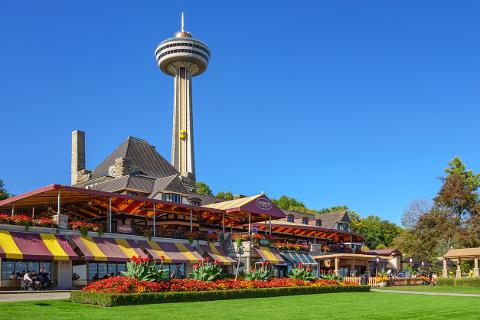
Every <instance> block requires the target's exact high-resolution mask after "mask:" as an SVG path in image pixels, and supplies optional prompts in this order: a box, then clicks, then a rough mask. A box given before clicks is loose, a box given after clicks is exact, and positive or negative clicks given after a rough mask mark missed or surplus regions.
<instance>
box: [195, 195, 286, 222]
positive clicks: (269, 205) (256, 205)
mask: <svg viewBox="0 0 480 320" xmlns="http://www.w3.org/2000/svg"><path fill="white" fill-rule="evenodd" d="M203 207H205V208H213V209H219V210H225V212H227V213H233V212H246V213H252V214H256V215H261V216H270V217H275V218H285V213H283V211H282V210H280V209H279V208H278V207H277V206H276V205H275V204H274V203H273V202H272V201H271V200H270V199H268V198H267V196H265V195H264V194H257V195H255V196H251V197H245V198H240V199H235V200H230V201H224V202H219V203H212V204H208V205H205V206H203Z"/></svg>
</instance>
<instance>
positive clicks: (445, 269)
mask: <svg viewBox="0 0 480 320" xmlns="http://www.w3.org/2000/svg"><path fill="white" fill-rule="evenodd" d="M442 277H444V278H448V259H446V258H443V269H442Z"/></svg>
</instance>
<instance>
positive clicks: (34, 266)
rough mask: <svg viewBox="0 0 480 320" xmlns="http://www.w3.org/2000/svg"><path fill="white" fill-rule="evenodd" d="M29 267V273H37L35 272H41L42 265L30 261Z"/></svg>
mask: <svg viewBox="0 0 480 320" xmlns="http://www.w3.org/2000/svg"><path fill="white" fill-rule="evenodd" d="M27 265H28V268H27V269H28V270H29V271H35V272H39V271H40V264H39V263H38V261H28V262H27Z"/></svg>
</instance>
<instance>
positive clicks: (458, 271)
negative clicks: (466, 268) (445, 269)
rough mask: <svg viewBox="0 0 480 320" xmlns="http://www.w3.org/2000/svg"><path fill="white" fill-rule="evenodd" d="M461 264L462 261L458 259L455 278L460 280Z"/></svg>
mask: <svg viewBox="0 0 480 320" xmlns="http://www.w3.org/2000/svg"><path fill="white" fill-rule="evenodd" d="M461 263H462V260H460V258H458V263H457V271H456V272H455V278H461V277H462V269H461V268H460V264H461Z"/></svg>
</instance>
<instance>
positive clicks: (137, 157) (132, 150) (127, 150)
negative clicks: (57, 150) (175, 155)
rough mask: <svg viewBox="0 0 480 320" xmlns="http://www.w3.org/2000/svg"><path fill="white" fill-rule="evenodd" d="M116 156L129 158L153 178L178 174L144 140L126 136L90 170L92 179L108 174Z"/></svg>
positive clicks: (134, 164)
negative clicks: (125, 138)
mask: <svg viewBox="0 0 480 320" xmlns="http://www.w3.org/2000/svg"><path fill="white" fill-rule="evenodd" d="M117 158H130V159H131V161H132V166H135V167H138V168H139V169H140V171H141V172H142V173H144V174H145V175H147V176H150V177H155V178H164V177H168V176H172V175H175V174H178V171H177V170H176V169H175V168H174V167H173V166H172V165H171V164H170V163H169V162H168V161H167V160H166V159H165V158H164V157H162V156H161V155H160V154H159V153H158V152H157V151H156V150H155V147H153V146H151V145H150V144H148V142H146V141H145V140H142V139H138V138H134V137H128V139H127V140H125V141H124V142H123V143H122V144H121V145H120V146H118V147H117V149H115V150H114V151H113V152H112V153H111V154H110V155H109V156H108V157H107V158H106V159H105V160H103V161H102V162H101V163H100V164H99V165H98V166H97V167H96V168H95V169H94V170H93V172H92V179H95V178H98V177H103V176H108V175H109V172H108V168H109V167H110V166H112V165H113V164H114V163H115V159H117Z"/></svg>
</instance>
